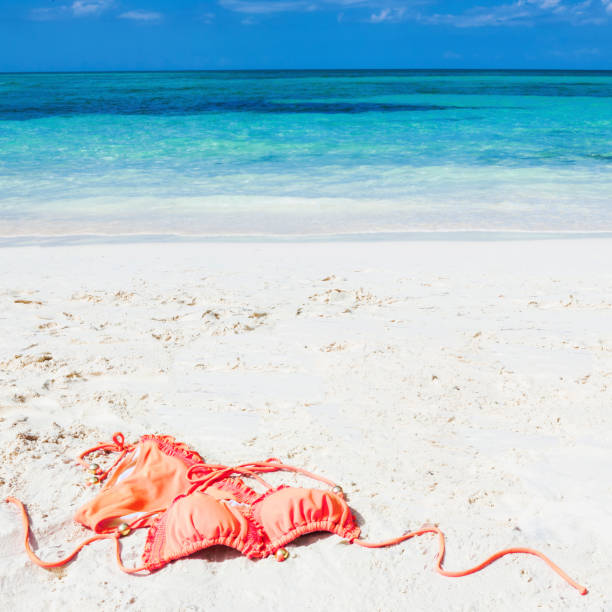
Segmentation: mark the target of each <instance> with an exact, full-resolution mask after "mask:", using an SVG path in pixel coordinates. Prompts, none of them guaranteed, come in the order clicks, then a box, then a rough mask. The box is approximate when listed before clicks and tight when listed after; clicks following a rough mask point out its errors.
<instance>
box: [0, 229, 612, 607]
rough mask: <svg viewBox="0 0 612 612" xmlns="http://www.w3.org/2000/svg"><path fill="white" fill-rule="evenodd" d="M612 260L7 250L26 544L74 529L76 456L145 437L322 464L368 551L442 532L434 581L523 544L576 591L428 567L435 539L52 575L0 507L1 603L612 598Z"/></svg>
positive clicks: (101, 555) (3, 298)
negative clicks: (139, 573) (581, 590)
mask: <svg viewBox="0 0 612 612" xmlns="http://www.w3.org/2000/svg"><path fill="white" fill-rule="evenodd" d="M611 261H612V240H606V239H600V240H597V239H591V240H582V239H575V240H571V239H568V240H559V241H557V240H548V241H544V240H543V241H507V242H486V241H483V242H450V241H446V242H445V241H431V242H428V241H422V242H396V243H393V242H362V243H357V242H355V243H350V242H347V243H321V244H312V243H311V244H308V243H298V244H289V243H275V244H272V243H261V244H247V243H235V244H230V243H194V244H169V243H166V244H154V243H151V244H122V245H87V246H69V247H67V246H57V247H46V248H34V247H23V248H4V249H0V267H1V269H2V270H3V273H2V277H1V281H0V303H1V304H2V309H1V311H0V338H1V339H2V349H1V351H0V432H1V433H0V495H1V496H2V497H5V496H6V495H9V494H10V495H15V496H17V497H19V498H20V499H22V500H23V501H24V503H26V504H27V506H28V509H29V512H30V515H31V519H32V530H33V532H34V534H35V537H34V539H33V541H34V545H35V549H36V550H37V553H38V554H39V555H40V556H41V557H42V558H44V559H47V560H52V559H55V558H58V557H59V556H60V555H62V554H66V553H68V552H69V551H70V550H71V549H72V548H73V547H74V546H75V545H76V544H77V543H78V542H80V541H81V540H82V539H84V538H85V537H86V536H87V535H88V532H87V531H86V530H85V529H83V528H81V527H80V526H79V525H77V524H76V523H74V522H73V520H72V516H73V514H74V512H75V510H76V509H77V507H78V506H79V505H81V504H82V503H83V502H85V501H86V500H88V499H90V498H91V497H92V496H93V495H94V494H95V491H94V490H92V489H91V488H88V487H86V486H84V482H85V478H86V476H87V475H86V474H85V473H84V472H83V470H82V469H81V468H80V467H79V466H77V465H76V464H75V462H74V458H75V456H76V455H77V454H78V453H79V452H80V451H82V450H84V449H86V448H88V447H90V446H92V445H94V444H95V443H96V442H98V441H99V440H110V438H111V436H112V434H113V432H115V431H122V432H123V433H124V434H125V436H126V438H127V439H128V440H130V441H133V440H136V439H137V438H138V437H139V436H140V435H141V434H145V433H159V434H170V435H173V436H175V437H176V438H177V439H178V440H181V441H184V442H186V443H188V444H189V445H191V446H192V447H193V448H195V449H197V450H198V451H199V452H201V454H202V455H203V456H204V457H205V458H206V459H207V460H209V461H211V462H214V463H226V464H235V463H239V462H244V461H248V460H257V459H265V458H267V457H270V456H275V457H278V458H280V459H282V460H284V461H286V462H287V463H291V464H294V465H298V466H301V467H304V468H306V469H308V470H310V471H314V472H317V473H320V474H322V475H326V476H328V477H329V478H331V479H333V480H335V481H337V482H338V483H340V484H341V485H342V486H343V487H344V490H345V492H346V494H347V497H348V500H349V503H350V506H351V507H352V508H353V509H354V510H355V512H356V514H357V517H358V520H359V522H360V523H361V527H362V531H363V536H364V537H365V538H367V539H370V540H380V539H385V538H389V537H393V536H396V535H399V534H401V533H403V532H405V531H407V530H409V529H415V528H418V527H419V526H421V525H422V524H423V523H424V522H435V523H437V524H439V526H440V528H441V529H442V530H443V531H444V532H445V533H446V534H447V538H448V539H447V556H446V563H445V566H446V568H447V569H451V570H452V569H464V568H466V567H469V566H471V565H473V564H475V563H477V562H479V561H480V560H482V559H483V558H485V557H486V556H488V555H489V554H491V553H493V552H494V551H496V550H497V549H499V548H504V547H508V546H531V547H534V548H537V549H540V550H542V551H543V552H544V553H545V554H548V555H549V556H550V557H551V558H552V559H553V560H554V561H555V562H557V563H558V564H559V565H560V566H561V567H562V568H563V569H565V570H566V571H567V572H568V573H569V574H570V575H571V576H572V577H574V578H575V579H576V580H578V581H579V582H582V583H583V584H586V585H587V586H588V588H589V590H590V593H589V595H587V596H585V597H581V596H580V595H579V594H578V593H577V592H576V591H575V590H574V589H572V588H571V587H569V586H568V585H567V584H566V583H565V582H563V581H562V580H561V579H560V578H559V577H558V576H557V575H556V574H554V573H553V572H552V571H551V570H550V569H549V568H548V567H547V566H546V565H545V564H544V563H543V562H541V561H540V560H539V559H536V558H534V557H527V556H521V557H506V558H504V559H502V560H500V561H498V562H497V563H495V564H493V565H492V566H490V567H489V568H487V569H485V570H484V571H482V572H480V573H478V574H475V575H472V576H469V577H467V578H457V579H455V578H444V577H441V576H439V575H437V574H436V573H435V572H434V570H433V563H434V557H435V553H436V551H437V542H436V541H435V539H434V538H433V537H432V536H423V537H421V538H417V539H414V540H411V541H409V542H405V543H404V544H401V545H399V546H396V547H393V548H388V549H382V550H365V549H361V548H358V547H356V546H346V545H341V541H340V539H339V538H338V537H337V536H333V535H329V536H328V535H311V536H305V537H304V538H301V539H300V540H298V541H297V542H295V543H294V544H292V545H290V546H288V550H289V552H290V555H291V556H290V558H289V559H288V561H287V562H285V563H282V564H280V563H277V562H276V561H275V560H274V559H272V558H269V559H266V560H263V561H259V562H253V561H249V560H248V559H246V558H244V557H242V556H240V555H239V554H238V553H235V552H234V551H232V550H230V549H224V548H215V549H210V550H208V551H205V552H203V553H199V554H197V555H195V556H193V557H191V558H187V559H184V560H181V561H178V562H175V563H173V564H171V565H169V566H167V567H166V568H165V569H163V570H161V571H159V572H157V573H156V574H154V575H152V576H149V577H135V576H128V575H125V574H123V573H122V572H121V571H120V570H119V569H118V568H117V567H116V565H115V560H114V551H113V550H112V546H111V545H110V543H109V542H96V543H94V544H93V545H91V546H90V547H88V548H86V549H85V550H83V551H82V552H81V554H80V555H79V557H78V558H77V559H76V561H74V562H73V563H71V564H69V565H67V566H65V567H63V568H61V569H57V570H54V571H46V570H43V569H40V568H39V567H36V566H34V565H33V564H31V563H30V561H29V560H28V558H27V557H26V555H25V553H24V552H23V544H22V527H21V523H20V519H19V515H18V512H17V510H16V508H15V507H13V506H10V505H8V504H1V505H0V590H1V592H2V600H3V603H2V607H3V608H4V609H10V610H39V609H43V608H44V609H46V610H94V609H100V610H123V609H134V610H228V609H257V610H259V609H261V610H268V609H270V610H272V609H273V610H279V609H286V608H290V609H318V608H320V607H325V608H326V609H332V610H349V609H350V610H364V611H365V610H368V611H369V610H407V609H414V610H531V609H535V608H538V607H539V608H541V609H547V610H550V609H554V610H556V609H571V610H606V609H607V610H610V609H612V588H611V586H610V585H612V568H611V564H610V560H609V553H610V550H612V532H611V531H610V529H609V527H610V525H611V520H612V478H611V474H612V455H611V453H610V448H611V444H612V434H611V432H612V410H611V399H612V268H610V262H611ZM272 476H273V477H272V478H270V480H272V481H273V482H274V483H276V482H281V480H282V478H280V477H278V476H277V475H276V477H274V476H275V475H272ZM286 480H287V481H289V482H294V481H295V480H294V479H293V478H291V477H288V478H287V479H286ZM300 482H301V481H300ZM143 540H144V534H143V533H138V534H135V535H133V536H130V537H129V538H125V539H124V540H122V542H123V544H124V548H125V554H124V560H125V562H126V563H127V564H137V563H138V561H139V556H140V553H141V551H142V543H143Z"/></svg>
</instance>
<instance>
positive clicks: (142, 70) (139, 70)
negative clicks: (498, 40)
mask: <svg viewBox="0 0 612 612" xmlns="http://www.w3.org/2000/svg"><path fill="white" fill-rule="evenodd" d="M148 72H160V73H170V72H612V68H148V69H147V68H135V69H92V70H0V74H108V73H118V74H121V73H123V74H126V73H148Z"/></svg>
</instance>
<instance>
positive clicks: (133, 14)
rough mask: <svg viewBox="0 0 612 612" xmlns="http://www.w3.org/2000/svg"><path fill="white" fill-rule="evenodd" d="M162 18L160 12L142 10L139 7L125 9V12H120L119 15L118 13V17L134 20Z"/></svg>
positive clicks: (156, 19) (157, 19)
mask: <svg viewBox="0 0 612 612" xmlns="http://www.w3.org/2000/svg"><path fill="white" fill-rule="evenodd" d="M162 18H163V15H162V14H161V13H156V12H155V11H144V10H141V9H136V10H134V11H127V12H126V13H121V15H119V19H132V20H134V21H149V22H150V21H160V20H161V19H162Z"/></svg>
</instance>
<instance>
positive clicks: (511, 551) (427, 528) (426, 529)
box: [349, 525, 588, 595]
mask: <svg viewBox="0 0 612 612" xmlns="http://www.w3.org/2000/svg"><path fill="white" fill-rule="evenodd" d="M426 533H437V534H438V540H439V549H438V554H437V555H436V565H435V570H436V572H438V574H441V575H442V576H447V577H450V578H460V577H462V576H469V575H470V574H474V573H476V572H479V571H480V570H482V569H484V568H485V567H487V566H488V565H491V563H493V562H494V561H497V560H498V559H500V558H501V557H504V556H505V555H515V554H525V555H534V556H536V557H539V558H540V559H542V561H544V562H545V563H546V564H547V565H548V566H549V567H550V568H551V569H552V570H553V571H555V572H556V573H557V574H559V576H561V578H563V580H565V581H566V582H567V583H568V584H569V585H571V586H572V587H574V588H575V589H576V590H577V591H578V592H579V593H580V594H581V595H586V594H587V593H588V590H587V588H586V587H585V586H583V585H581V584H578V583H577V582H576V581H575V580H573V579H572V578H570V577H569V576H568V575H567V574H566V573H565V572H564V571H563V570H562V569H561V568H560V567H559V566H558V565H556V564H555V563H553V562H552V561H551V560H550V559H549V558H548V557H547V556H546V555H545V554H544V553H541V552H540V551H538V550H534V549H533V548H505V549H504V550H500V551H498V552H496V553H495V554H493V555H491V556H490V557H489V558H488V559H485V560H484V561H483V562H482V563H479V564H478V565H475V566H474V567H471V568H470V569H466V570H462V571H458V572H450V571H448V570H445V569H444V568H443V567H442V563H443V562H444V555H445V552H446V545H445V540H444V534H443V533H442V531H440V530H439V529H438V528H437V527H436V526H435V525H423V526H422V527H421V528H420V529H417V530H416V531H411V532H409V533H405V534H404V535H402V536H399V537H398V538H393V539H391V540H386V541H384V542H365V541H364V540H360V539H359V538H354V539H352V540H349V541H350V543H351V544H357V545H359V546H363V547H364V548H386V547H387V546H394V545H395V544H399V543H400V542H404V541H406V540H409V539H410V538H413V537H415V536H421V535H423V534H426Z"/></svg>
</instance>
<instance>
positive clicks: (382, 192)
mask: <svg viewBox="0 0 612 612" xmlns="http://www.w3.org/2000/svg"><path fill="white" fill-rule="evenodd" d="M420 230H436V231H446V230H453V231H454V230H497V231H499V230H510V231H545V232H546V231H551V232H566V231H612V72H478V71H467V72H453V71H321V72H318V71H315V72H308V71H307V72H178V73H91V74H28V75H24V74H4V75H0V235H4V236H14V235H28V234H46V235H63V234H82V233H110V234H124V233H147V234H171V233H179V234H201V235H262V234H263V235H270V234H275V235H296V234H302V235H327V234H351V233H360V234H363V233H370V232H374V233H389V232H391V233H393V232H410V231H420Z"/></svg>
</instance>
